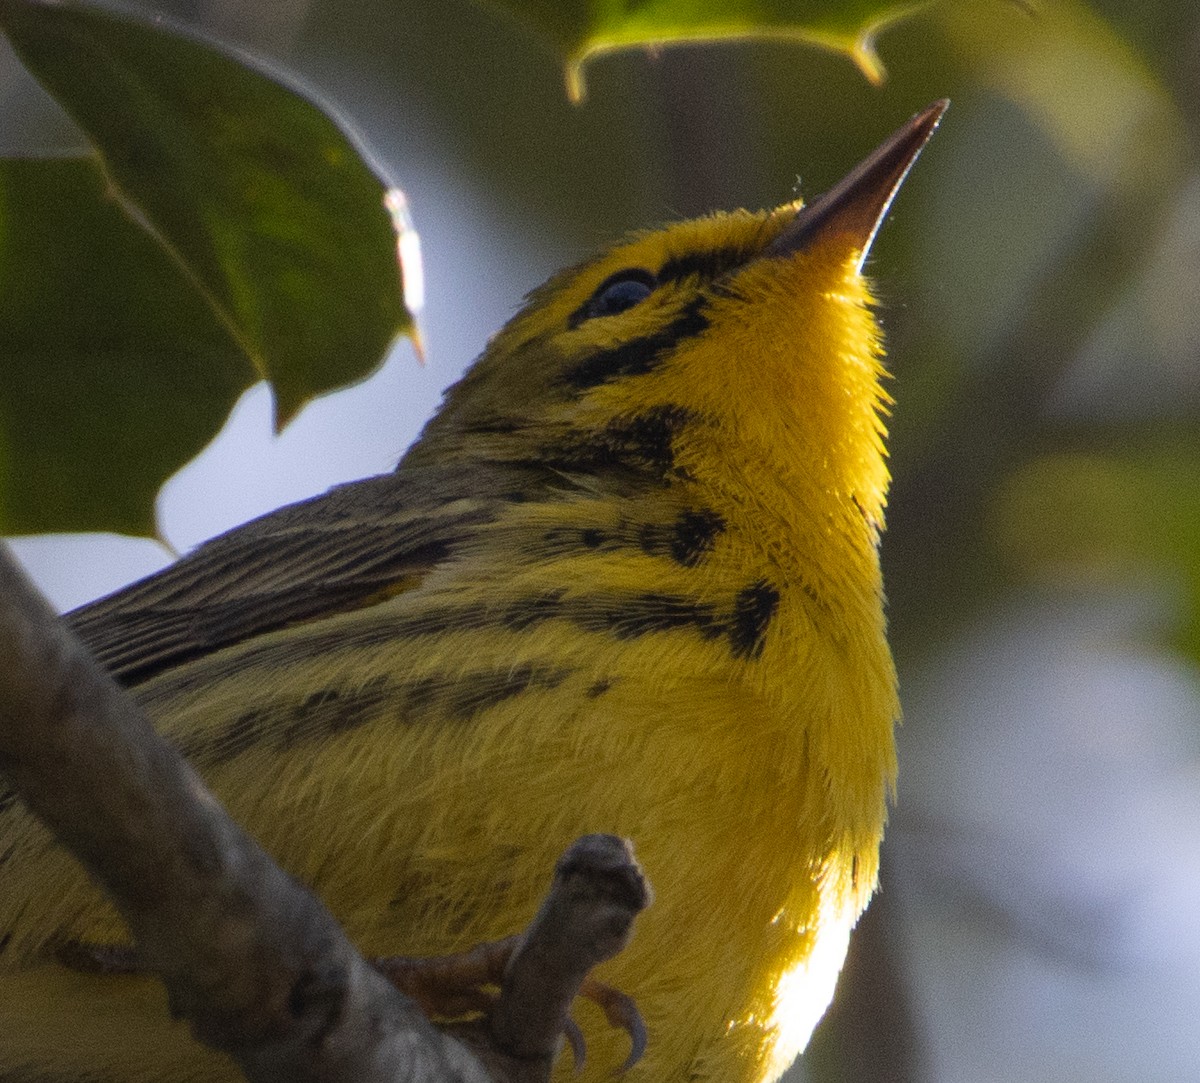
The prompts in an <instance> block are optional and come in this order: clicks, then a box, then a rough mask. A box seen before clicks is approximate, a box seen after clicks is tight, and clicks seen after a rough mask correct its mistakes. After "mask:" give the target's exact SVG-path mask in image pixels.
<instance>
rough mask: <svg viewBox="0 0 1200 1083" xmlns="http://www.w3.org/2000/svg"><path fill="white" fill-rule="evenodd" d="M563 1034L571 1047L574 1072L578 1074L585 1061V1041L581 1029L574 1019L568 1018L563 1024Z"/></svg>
mask: <svg viewBox="0 0 1200 1083" xmlns="http://www.w3.org/2000/svg"><path fill="white" fill-rule="evenodd" d="M563 1036H564V1037H565V1038H566V1039H567V1044H568V1045H569V1046H570V1047H571V1059H572V1060H573V1061H574V1062H575V1074H576V1075H579V1073H580V1072H582V1071H583V1066H584V1063H585V1062H586V1061H587V1042H585V1041H584V1040H583V1031H582V1030H580V1029H579V1024H578V1023H576V1022H575V1020H574V1019H568V1020H567V1021H566V1023H565V1024H564V1025H563Z"/></svg>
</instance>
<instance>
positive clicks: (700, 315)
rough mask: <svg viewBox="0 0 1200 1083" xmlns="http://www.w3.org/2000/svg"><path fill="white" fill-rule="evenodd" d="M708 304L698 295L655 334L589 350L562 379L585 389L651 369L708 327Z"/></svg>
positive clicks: (637, 374) (642, 373) (580, 388)
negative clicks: (605, 348) (677, 347)
mask: <svg viewBox="0 0 1200 1083" xmlns="http://www.w3.org/2000/svg"><path fill="white" fill-rule="evenodd" d="M706 304H707V298H705V297H704V296H699V297H695V298H693V299H692V300H691V301H690V302H689V303H688V304H686V305H685V306H684V307H683V308H682V309H681V310H680V312H679V313H678V315H676V316H675V318H674V319H672V320H671V322H670V323H668V324H667V325H666V326H665V327H662V328H660V329H659V330H657V331H655V332H653V333H652V334H649V335H644V336H642V337H641V338H635V339H630V340H629V341H628V342H623V343H621V345H620V346H614V347H612V348H611V349H607V350H596V351H595V352H594V353H591V354H588V355H587V356H585V357H584V358H583V359H582V360H581V361H578V362H576V363H575V364H574V365H572V366H571V367H570V368H569V369H567V370H566V371H565V372H564V373H563V376H562V379H563V382H564V383H566V384H568V385H569V386H571V387H575V388H578V389H579V390H581V391H583V390H586V389H587V388H589V387H598V386H599V385H600V384H604V383H608V382H609V381H610V380H619V379H621V378H622V377H624V376H641V375H644V374H645V373H647V372H652V371H653V370H654V368H655V367H656V366H657V365H658V364H659V363H660V362H662V361H663V360H664V359H665V358H666V356H667V355H668V354H669V353H670V352H671V351H672V350H673V349H675V347H676V346H678V345H679V343H680V342H682V341H683V340H684V339H686V338H691V337H693V336H694V335H698V334H700V333H701V332H702V331H705V330H706V329H707V328H708V316H706V315H705V312H704V309H705V305H706Z"/></svg>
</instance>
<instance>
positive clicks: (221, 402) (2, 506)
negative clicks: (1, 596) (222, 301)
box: [0, 158, 257, 534]
mask: <svg viewBox="0 0 1200 1083" xmlns="http://www.w3.org/2000/svg"><path fill="white" fill-rule="evenodd" d="M256 379H257V377H256V374H255V372H254V370H253V368H252V367H251V365H250V364H249V362H248V361H247V360H246V357H245V354H244V353H243V352H242V350H241V349H240V347H239V345H238V344H237V343H236V342H235V341H234V339H233V337H232V336H231V335H230V334H229V333H228V331H227V330H226V329H225V328H224V326H222V325H221V324H220V323H219V322H218V321H216V320H215V319H214V318H213V314H212V310H211V309H210V308H209V307H208V305H207V304H206V303H205V301H204V300H203V299H202V298H201V297H200V295H199V294H198V293H197V292H196V291H195V290H194V289H193V288H192V286H191V284H190V283H189V282H188V281H187V279H186V277H185V276H184V274H183V272H182V271H181V270H180V269H179V267H178V266H177V265H176V264H175V262H174V261H173V260H171V259H170V258H169V257H168V256H167V255H166V254H165V253H164V252H163V250H162V249H161V248H160V247H159V246H158V245H157V244H156V243H155V242H154V241H153V240H152V239H151V238H150V236H149V235H148V234H147V233H145V232H144V231H143V230H141V229H139V228H138V227H137V226H135V225H134V224H133V223H132V222H131V221H130V220H129V218H128V217H127V216H126V215H125V214H124V213H123V211H122V210H121V208H120V206H119V205H118V204H117V202H116V201H115V200H114V199H113V198H111V193H110V192H108V191H106V188H105V182H104V178H103V177H102V175H101V173H100V170H99V169H98V168H97V167H96V163H95V161H94V160H92V159H90V158H80V159H59V160H26V161H21V160H16V161H0V533H7V534H26V533H41V532H46V531H55V530H112V531H120V532H124V533H129V534H152V533H153V532H154V522H153V514H152V509H153V505H154V494H155V492H157V490H158V488H159V486H160V485H161V484H162V482H163V479H164V478H166V477H167V476H169V475H170V474H171V473H173V472H174V471H175V470H177V469H178V468H179V467H180V466H182V465H183V464H184V463H185V462H187V460H188V459H190V458H191V457H192V456H193V455H195V454H196V452H198V451H199V450H200V449H201V448H202V447H203V446H204V445H205V443H207V442H208V440H209V439H211V437H212V434H213V433H214V432H215V431H216V430H217V429H218V427H219V426H220V425H221V423H222V422H223V421H224V419H225V417H226V416H227V415H228V413H229V410H230V408H231V407H232V406H233V403H234V402H235V401H236V399H237V397H238V395H239V394H240V393H241V392H242V391H243V390H244V389H245V388H246V387H248V386H249V385H250V384H252V383H254V382H255V380H256Z"/></svg>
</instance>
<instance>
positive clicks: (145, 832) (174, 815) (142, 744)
mask: <svg viewBox="0 0 1200 1083" xmlns="http://www.w3.org/2000/svg"><path fill="white" fill-rule="evenodd" d="M0 658H3V659H4V660H5V664H4V667H3V670H2V671H0V771H2V772H3V773H4V774H5V775H7V776H8V778H9V780H10V781H11V782H12V784H13V786H14V787H15V789H16V790H17V791H18V793H20V795H21V796H22V797H23V798H24V800H25V801H26V803H27V804H28V805H29V807H30V808H31V809H32V810H33V811H34V812H35V813H36V814H37V815H38V816H40V817H41V818H42V819H43V820H44V821H45V822H46V823H47V824H48V825H49V827H50V828H51V829H52V830H53V831H54V833H55V835H56V836H57V837H58V839H59V840H60V841H61V842H62V843H63V844H64V845H65V846H66V847H68V848H69V849H70V851H71V852H72V853H73V854H74V855H75V856H76V857H77V858H78V859H79V860H80V861H81V862H82V863H83V864H84V865H85V866H86V868H87V869H88V870H89V872H90V873H91V874H92V875H93V876H94V877H95V879H96V880H97V881H98V882H99V883H100V884H101V885H103V887H104V888H105V889H106V890H107V891H108V893H109V894H110V896H111V897H112V898H113V900H114V902H115V903H116V904H117V906H118V908H119V909H120V911H121V913H122V915H123V917H124V918H125V920H126V922H127V923H128V925H129V929H130V932H131V933H132V935H133V937H134V940H135V941H136V944H137V957H138V960H139V962H140V963H141V964H144V965H145V966H146V967H147V968H148V969H151V970H153V971H155V972H156V973H157V974H159V975H160V976H161V977H162V979H163V981H164V982H165V984H166V986H167V990H168V993H169V996H170V1003H171V1008H172V1010H173V1011H174V1012H175V1013H176V1014H178V1015H181V1016H184V1017H185V1018H187V1019H188V1020H189V1022H190V1023H191V1026H192V1029H193V1032H194V1034H195V1035H196V1036H197V1037H198V1038H199V1039H200V1040H201V1041H203V1042H205V1043H206V1044H208V1045H210V1046H212V1047H213V1048H216V1049H218V1050H220V1051H222V1052H224V1053H227V1054H229V1055H230V1056H231V1057H233V1058H234V1060H236V1061H237V1063H238V1064H239V1066H240V1067H241V1069H242V1071H243V1072H244V1073H245V1074H246V1076H247V1078H248V1079H249V1080H251V1081H252V1083H277V1081H278V1083H282V1081H284V1080H289V1081H312V1083H325V1081H334V1080H339V1081H340V1080H350V1079H353V1080H355V1081H356V1083H373V1081H376V1080H378V1081H380V1083H382V1081H384V1080H386V1081H388V1083H396V1081H399V1080H404V1081H411V1083H418V1081H420V1083H425V1081H429V1083H432V1081H438V1083H449V1081H456V1083H457V1081H462V1083H495V1081H500V1080H503V1081H509V1080H517V1079H519V1080H521V1081H522V1083H528V1081H533V1080H541V1079H546V1078H548V1077H549V1071H550V1066H551V1064H552V1062H553V1057H554V1052H555V1051H556V1049H557V1046H558V1043H559V1036H560V1035H561V1033H562V1030H563V1027H564V1026H565V1025H567V1018H566V1011H567V1009H568V1008H569V1006H570V1004H571V1001H572V1000H573V999H574V997H575V995H576V993H577V992H578V989H579V986H580V985H581V983H582V982H583V981H584V979H585V978H586V975H587V972H588V970H590V969H591V967H592V966H594V965H595V964H596V963H597V962H599V961H600V960H602V959H604V958H607V957H609V956H610V955H612V954H615V953H616V952H617V951H619V950H620V949H621V947H623V945H624V943H625V941H626V939H627V938H628V935H629V932H630V927H631V925H632V921H633V918H634V916H636V914H637V913H638V912H639V911H640V910H641V909H642V908H643V907H644V906H645V905H646V903H647V902H648V899H649V895H648V889H647V888H646V885H645V883H644V881H643V880H642V879H641V874H640V871H639V870H638V869H637V866H636V864H635V863H634V862H633V858H632V853H631V851H630V850H629V849H628V846H627V844H625V843H623V842H622V841H621V840H618V839H614V838H612V837H611V836H588V837H587V838H585V839H582V840H580V841H579V842H577V843H576V844H575V845H574V846H572V847H571V848H570V849H569V850H568V851H567V854H566V855H564V857H563V859H562V860H561V861H560V862H559V866H558V869H557V874H556V877H555V881H554V884H553V886H552V888H551V891H550V893H549V895H548V897H547V900H546V902H545V903H544V905H543V907H542V910H541V911H540V912H539V915H538V917H537V918H536V919H535V920H534V922H533V923H532V924H531V925H530V928H529V929H528V930H527V931H526V933H525V934H524V935H523V936H522V937H521V939H520V940H519V942H518V946H517V950H516V951H514V953H513V956H512V959H511V960H510V962H509V964H508V969H507V971H506V973H505V977H504V982H503V986H502V993H501V997H500V1001H499V1005H498V1010H497V1012H496V1013H494V1014H493V1019H492V1021H491V1022H490V1023H489V1024H488V1025H487V1026H483V1025H478V1024H477V1025H466V1026H460V1027H458V1028H456V1033H458V1035H459V1037H462V1038H464V1039H465V1041H466V1043H467V1044H469V1045H470V1046H471V1048H472V1050H473V1051H474V1052H471V1051H468V1048H467V1044H464V1042H463V1041H459V1040H456V1038H454V1037H452V1036H451V1035H450V1034H449V1033H445V1032H443V1031H441V1030H439V1029H437V1028H435V1027H434V1026H433V1025H432V1024H431V1023H430V1022H429V1021H428V1020H427V1019H426V1017H425V1016H424V1015H423V1014H422V1012H421V1011H420V1010H419V1008H418V1007H417V1006H416V1005H415V1003H414V1002H413V1001H411V1000H410V999H409V998H408V997H406V996H404V995H403V994H402V993H401V992H399V990H397V989H396V988H395V987H394V986H393V985H392V984H391V983H390V982H389V981H388V980H387V979H386V978H385V977H384V976H383V975H382V974H381V973H380V972H379V971H378V970H377V969H376V968H375V967H374V966H373V965H371V964H370V963H368V962H367V961H366V960H364V959H363V958H362V957H361V956H360V955H359V954H358V953H357V951H355V949H354V947H353V946H352V945H351V944H350V942H349V940H348V939H347V938H346V936H345V934H344V933H343V932H342V930H341V929H340V928H339V927H338V925H337V923H336V922H335V921H334V919H333V917H332V915H331V914H330V913H329V912H328V910H326V908H325V907H324V905H323V904H322V903H321V902H320V901H319V900H318V899H317V898H316V897H315V896H314V895H313V894H312V893H311V892H310V891H308V890H307V889H306V888H305V887H303V886H302V885H301V884H299V883H298V882H297V881H295V880H293V879H292V878H291V877H290V876H288V875H287V874H286V873H284V872H283V871H281V870H280V869H279V868H278V866H276V865H275V863H274V862H273V861H272V860H271V858H270V857H269V856H268V855H267V854H266V853H265V852H264V851H263V850H262V849H261V848H260V847H259V846H258V845H257V844H256V843H255V842H254V841H253V840H252V839H250V838H249V836H247V835H246V834H245V833H244V832H243V831H242V830H241V829H240V828H239V827H238V826H237V824H235V823H234V822H233V821H232V820H231V819H230V818H229V816H228V814H226V813H225V811H224V809H222V808H221V806H220V805H219V804H218V803H217V801H216V800H215V799H214V798H213V797H212V795H211V794H209V793H208V791H207V790H206V789H205V787H204V785H203V783H202V782H201V780H200V778H199V776H198V775H197V774H196V773H195V772H194V771H193V770H192V769H191V767H190V766H189V765H188V764H187V763H186V762H185V761H184V760H183V759H182V758H181V757H180V756H179V754H178V753H177V752H176V751H175V749H174V748H173V747H172V746H171V745H169V744H168V743H167V742H166V741H164V740H163V739H162V738H161V737H159V736H158V735H157V734H156V733H155V732H154V729H153V727H152V726H151V724H150V722H149V720H148V719H147V718H146V717H145V715H143V714H142V712H141V711H140V710H139V709H138V707H137V706H136V705H135V704H134V703H133V701H132V699H131V698H130V697H129V696H128V695H127V694H126V693H125V692H124V691H123V690H122V689H121V688H120V687H119V686H118V685H117V684H116V682H115V681H114V680H113V679H112V678H111V677H110V676H109V675H108V674H107V673H106V672H105V671H104V670H103V669H102V668H101V667H100V666H99V665H98V664H97V663H96V662H95V661H94V660H93V659H92V658H91V657H90V656H89V655H88V653H87V652H86V650H85V649H84V648H83V646H82V645H81V644H80V643H79V642H78V641H77V640H76V639H75V637H74V636H73V635H72V634H71V632H70V630H69V629H68V628H67V627H66V625H65V624H63V623H62V622H60V621H59V620H58V619H57V617H56V616H55V614H54V613H53V612H52V611H51V609H50V608H49V606H48V605H47V604H46V603H45V601H44V600H43V599H42V598H41V597H40V595H38V593H37V592H36V590H35V589H34V588H33V587H32V585H31V584H30V583H29V582H28V580H27V579H26V577H25V576H24V574H23V573H22V572H21V570H20V569H19V568H18V567H17V566H16V564H15V562H14V561H13V560H12V559H11V557H10V556H9V554H8V553H7V552H6V551H5V550H3V548H0ZM493 1053H494V1054H495V1055H493ZM475 1054H482V1056H483V1057H484V1058H485V1059H486V1060H487V1065H488V1066H487V1069H486V1070H485V1069H484V1067H483V1066H482V1065H481V1062H480V1059H479V1058H478V1057H477V1056H476V1055H475ZM514 1054H515V1055H514Z"/></svg>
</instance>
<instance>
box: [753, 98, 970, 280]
mask: <svg viewBox="0 0 1200 1083" xmlns="http://www.w3.org/2000/svg"><path fill="white" fill-rule="evenodd" d="M949 104H950V102H949V101H948V100H947V99H945V98H943V99H942V100H941V101H937V102H934V103H933V104H932V105H931V106H930V107H929V108H928V109H926V110H924V111H923V112H921V113H918V114H917V115H916V116H915V117H913V118H912V120H910V121H909V122H908V123H907V124H905V125H904V127H902V128H900V129H899V130H898V131H896V132H893V133H892V135H890V136H889V137H888V138H887V139H885V140H884V141H883V143H881V144H880V145H879V146H878V147H876V149H875V150H874V151H873V152H872V153H871V154H870V155H868V157H866V158H865V159H864V160H863V161H861V162H859V164H858V165H857V166H855V167H854V169H852V170H851V171H850V172H849V173H848V174H846V176H845V177H843V178H842V180H841V181H839V182H838V183H837V184H836V185H834V186H833V187H832V188H830V189H829V191H828V192H826V193H825V194H824V195H822V196H819V197H818V198H817V199H815V200H813V202H812V203H809V204H808V205H807V206H804V207H801V208H800V210H799V211H797V212H796V217H795V218H794V219H793V220H792V222H791V223H790V224H789V225H788V226H787V227H786V228H785V229H784V231H783V232H782V233H781V234H780V235H779V236H778V237H776V238H775V239H774V240H773V241H772V242H771V244H770V246H769V247H768V248H767V250H766V253H765V254H766V255H767V256H788V255H792V254H793V253H795V252H800V251H803V250H804V249H806V248H810V247H812V246H813V245H815V244H817V243H820V242H824V241H828V240H830V239H831V238H833V237H844V238H845V239H846V241H847V243H848V244H849V245H850V246H852V247H853V248H854V249H855V250H856V251H857V252H858V253H859V255H858V263H857V265H856V266H857V268H858V269H861V268H862V263H863V260H864V259H865V258H866V255H867V252H868V251H869V250H870V247H871V242H872V241H873V240H874V239H875V233H876V231H877V230H878V229H879V224H880V223H881V222H882V221H883V218H884V215H886V214H887V211H888V207H889V206H891V203H892V199H893V197H894V196H895V195H896V192H898V191H899V189H900V185H901V184H902V183H903V182H904V178H905V177H906V176H907V175H908V171H909V170H910V169H911V168H912V164H913V162H915V161H916V160H917V155H918V154H920V153H921V148H922V147H924V146H925V144H926V143H927V142H928V141H929V137H930V136H931V135H933V131H934V129H935V128H936V127H937V126H938V121H940V120H941V119H942V114H943V113H944V112H945V111H946V108H947V106H949Z"/></svg>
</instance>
